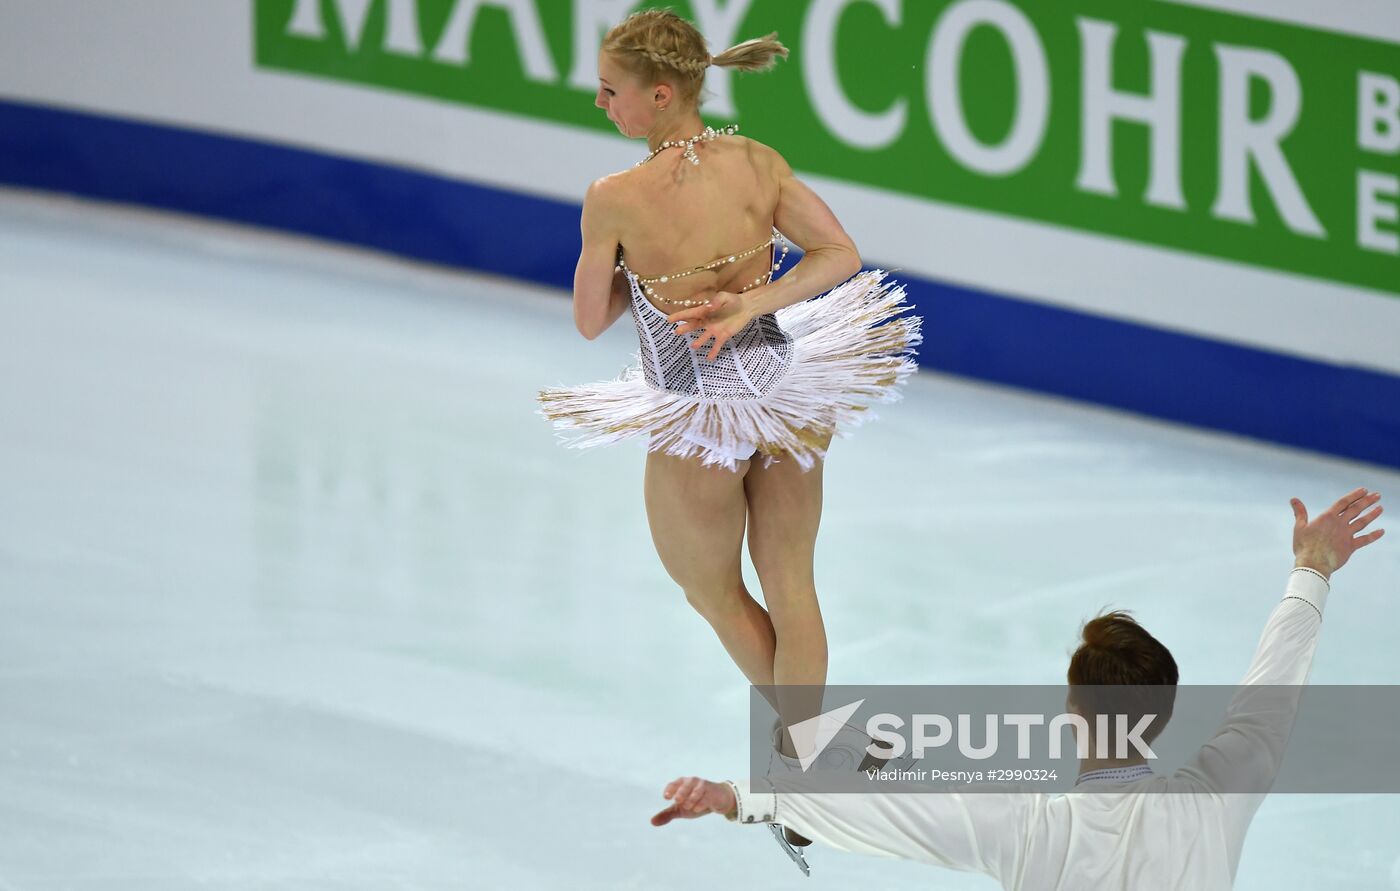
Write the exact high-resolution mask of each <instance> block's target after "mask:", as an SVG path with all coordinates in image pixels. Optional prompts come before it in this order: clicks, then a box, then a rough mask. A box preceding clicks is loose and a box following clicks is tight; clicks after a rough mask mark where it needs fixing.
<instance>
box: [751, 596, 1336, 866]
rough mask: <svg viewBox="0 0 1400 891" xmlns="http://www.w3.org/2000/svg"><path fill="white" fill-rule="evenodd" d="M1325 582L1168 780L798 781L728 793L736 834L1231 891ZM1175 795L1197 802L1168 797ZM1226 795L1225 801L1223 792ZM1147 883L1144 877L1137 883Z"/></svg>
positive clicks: (1292, 608)
mask: <svg viewBox="0 0 1400 891" xmlns="http://www.w3.org/2000/svg"><path fill="white" fill-rule="evenodd" d="M1328 589H1329V588H1328V584H1327V582H1326V580H1325V579H1323V578H1322V577H1321V576H1320V575H1318V574H1317V573H1314V572H1311V571H1309V570H1303V569H1296V570H1294V571H1293V572H1292V573H1291V574H1290V575H1289V578H1288V584H1287V587H1286V590H1285V593H1284V598H1283V600H1282V602H1280V603H1279V605H1278V606H1277V607H1276V608H1275V609H1274V611H1273V613H1272V614H1271V615H1270V617H1269V620H1268V622H1267V623H1266V625H1265V628H1264V632H1263V634H1262V636H1261V638H1260V641H1259V646H1258V648H1257V649H1256V651H1255V655H1254V659H1253V661H1252V662H1251V664H1250V667H1249V670H1248V671H1247V672H1246V674H1245V677H1244V680H1243V685H1244V686H1242V688H1241V689H1240V691H1239V692H1238V693H1237V694H1236V696H1235V697H1234V699H1233V700H1232V702H1231V704H1230V707H1229V709H1228V711H1227V714H1226V718H1225V721H1224V723H1223V725H1222V726H1221V727H1220V729H1219V731H1218V732H1217V733H1216V735H1215V736H1214V737H1213V738H1212V739H1211V740H1210V741H1209V742H1208V743H1206V745H1204V746H1203V747H1202V748H1201V750H1200V751H1199V752H1198V753H1197V754H1196V755H1195V756H1194V757H1193V758H1192V759H1191V761H1190V762H1188V764H1187V765H1186V766H1185V767H1183V768H1182V769H1181V770H1179V771H1177V773H1176V774H1174V775H1173V776H1171V777H1153V778H1151V779H1145V780H1141V781H1139V782H1137V783H1132V784H1129V785H1125V786H1124V787H1123V788H1124V791H1123V792H1122V793H1118V792H1108V793H1104V792H1100V793H1095V794H1071V795H1047V794H1045V793H1042V792H1034V791H1014V792H970V793H931V792H928V791H927V790H925V791H923V792H918V791H912V790H911V791H899V790H898V787H891V786H886V787H885V789H884V790H882V791H880V792H872V793H863V794H856V793H831V792H813V791H807V790H804V789H803V788H802V782H803V781H802V780H800V779H783V780H779V781H777V782H775V783H766V784H765V783H756V784H755V787H750V786H748V785H747V784H744V783H733V784H731V785H732V786H734V788H735V793H736V798H737V801H738V815H739V819H740V820H741V821H743V822H749V823H763V822H769V821H772V822H779V823H782V824H784V825H786V826H790V827H792V828H793V829H794V830H796V831H797V832H800V833H802V834H803V835H805V836H807V837H809V838H811V839H813V840H814V841H818V842H821V843H823V844H826V845H830V846H832V847H836V848H840V849H842V850H846V851H852V852H855V853H862V854H870V855H875V856H883V857H902V858H906V859H910V860H918V861H922V862H926V863H933V864H937V865H940V866H944V867H948V868H952V869H960V870H972V871H976V872H981V873H986V874H988V875H990V876H993V877H994V878H997V879H998V880H1000V881H1001V882H1002V884H1003V886H1005V887H1007V888H1016V889H1031V888H1035V889H1072V888H1073V889H1080V888H1086V887H1092V888H1094V889H1096V891H1111V889H1124V891H1127V889H1142V888H1156V887H1161V888H1181V889H1188V888H1189V889H1193V891H1211V889H1228V888H1229V887H1230V886H1231V884H1232V882H1233V877H1234V873H1235V868H1236V865H1237V864H1238V862H1239V853H1240V850H1241V848H1242V846H1243V842H1244V835H1245V831H1246V830H1247V829H1248V825H1249V821H1250V819H1251V818H1252V816H1253V814H1254V811H1255V810H1256V809H1257V807H1258V804H1259V802H1260V801H1261V800H1262V797H1263V796H1262V794H1250V795H1244V794H1228V793H1229V792H1230V790H1231V789H1253V790H1260V789H1266V788H1267V787H1268V784H1269V783H1270V782H1271V780H1272V777H1273V775H1274V774H1275V773H1276V772H1277V770H1278V765H1279V763H1280V761H1281V760H1282V757H1283V750H1284V747H1285V746H1286V744H1287V740H1288V736H1289V734H1290V732H1291V731H1292V727H1293V723H1294V719H1295V717H1296V714H1297V706H1298V692H1299V690H1298V688H1299V687H1300V686H1301V685H1302V684H1304V683H1306V681H1307V677H1308V674H1309V671H1310V669H1311V665H1312V657H1313V653H1314V651H1315V649H1316V644H1317V634H1318V630H1319V628H1320V625H1321V621H1322V610H1323V608H1324V606H1325V603H1326V598H1327V594H1328ZM1182 791H1186V792H1195V793H1199V794H1194V795H1193V794H1171V793H1172V792H1176V793H1180V792H1182ZM1222 793H1226V794H1222ZM1145 877H1150V878H1145Z"/></svg>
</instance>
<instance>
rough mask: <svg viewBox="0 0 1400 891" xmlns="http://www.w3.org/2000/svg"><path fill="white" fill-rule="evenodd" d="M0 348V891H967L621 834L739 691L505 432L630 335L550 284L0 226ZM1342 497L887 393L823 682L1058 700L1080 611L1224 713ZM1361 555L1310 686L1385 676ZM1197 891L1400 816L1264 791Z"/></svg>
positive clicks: (1322, 464) (704, 630) (1385, 597)
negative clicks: (1306, 546)
mask: <svg viewBox="0 0 1400 891" xmlns="http://www.w3.org/2000/svg"><path fill="white" fill-rule="evenodd" d="M863 247H864V248H865V252H866V253H867V254H869V255H871V256H873V257H875V258H876V259H878V250H877V249H876V248H875V246H863ZM0 319H3V334H0V337H3V342H4V349H3V350H0V363H2V364H0V412H3V424H4V426H3V437H0V492H3V510H2V511H0V531H3V537H0V891H48V889H104V891H163V889H188V888H201V887H207V888H230V889H235V888H236V889H273V888H276V889H313V888H336V889H374V891H387V889H477V888H481V889H497V888H500V889H527V888H568V889H618V888H635V889H662V888H685V889H690V888H694V889H702V888H703V889H713V888H760V887H761V888H765V889H777V888H813V889H815V888H841V889H848V888H856V887H859V888H863V889H886V888H940V889H963V888H967V889H978V888H981V889H990V888H994V887H996V886H995V883H993V882H992V881H991V880H989V879H986V878H984V877H980V876H974V875H967V874H960V873H951V872H946V871H942V870H939V869H937V868H934V867H930V866H923V865H918V864H913V863H905V862H895V861H886V860H879V859H873V858H864V857H857V856H853V855H847V854H843V853H841V852H838V851H834V850H831V849H825V848H821V847H820V846H814V847H813V848H812V849H809V852H808V859H809V861H811V863H812V866H813V876H812V878H810V879H803V878H802V876H801V875H800V874H799V873H798V871H797V870H796V869H795V868H794V867H793V865H792V864H791V863H790V862H789V861H788V860H787V859H786V858H785V857H784V856H783V855H782V853H781V852H780V851H779V849H778V847H777V846H776V845H775V844H774V842H773V840H772V838H771V837H770V836H769V834H768V832H767V830H765V829H763V828H762V827H745V826H734V825H731V824H728V823H726V822H725V821H723V820H721V819H718V818H715V817H710V818H706V819H704V820H700V821H694V822H681V823H676V824H672V825H671V826H668V827H665V828H662V829H655V828H653V827H651V826H650V825H649V824H648V822H647V821H648V818H649V817H650V816H651V814H652V813H654V812H655V811H656V810H658V809H660V807H661V806H662V804H663V802H662V799H661V797H660V791H661V787H662V785H663V784H664V783H665V782H667V781H668V780H670V779H672V778H674V777H676V776H679V775H689V774H698V775H702V776H710V777H712V778H716V779H719V778H725V777H731V776H737V775H740V774H741V772H742V771H743V769H744V767H745V765H746V752H745V734H744V729H745V722H746V721H747V714H748V713H747V701H748V700H747V697H748V687H747V686H746V684H745V682H744V680H743V678H742V676H741V675H740V674H739V672H738V670H737V669H736V668H735V667H734V666H733V664H732V663H731V662H730V661H729V659H728V657H727V656H726V655H725V653H724V652H723V650H722V649H721V648H720V646H719V644H718V642H717V641H716V640H715V639H714V636H713V634H712V632H711V631H710V629H709V627H708V626H707V625H706V624H705V623H704V622H703V620H701V619H700V618H699V616H698V615H696V614H695V613H694V612H693V611H692V610H691V608H690V607H689V606H688V605H687V604H686V602H685V599H684V597H683V596H682V594H681V592H680V591H679V590H678V589H676V588H675V586H674V585H673V584H672V582H671V581H670V580H669V578H668V577H667V576H666V574H665V572H664V571H663V569H662V567H661V565H660V562H659V561H658V559H657V557H656V555H655V552H654V551H653V549H652V545H651V539H650V534H649V531H648V528H647V524H646V517H645V514H644V509H643V504H642V488H641V487H642V467H643V457H644V452H643V450H642V446H641V445H640V444H637V445H628V446H617V447H614V448H611V449H604V450H592V451H582V452H580V451H574V450H566V449H563V448H561V447H560V446H559V445H558V444H556V442H555V440H554V437H553V436H552V434H551V431H550V428H549V426H548V425H547V424H546V423H545V421H544V420H543V419H541V418H540V417H538V416H537V415H535V414H534V410H535V401H534V395H535V392H536V391H537V390H538V389H539V388H540V387H543V386H551V385H557V384H571V383H580V382H584V381H587V380H594V379H600V378H604V377H612V376H613V375H615V374H616V373H617V372H618V371H620V370H621V369H622V367H623V366H624V365H625V364H626V363H627V362H628V360H629V358H630V356H631V354H632V352H633V351H634V350H635V348H636V343H635V337H636V335H635V332H634V331H633V329H632V327H631V325H630V322H629V321H628V320H627V319H626V318H624V319H623V320H622V321H621V322H620V323H619V324H617V325H615V326H614V327H613V328H612V329H611V330H610V331H608V332H607V333H606V334H605V335H604V336H603V337H601V338H599V339H598V340H596V341H592V342H589V341H585V340H584V339H583V338H581V337H580V336H579V335H578V334H577V333H576V332H575V330H574V328H573V324H572V317H571V313H570V307H569V302H568V300H567V295H565V294H562V293H559V292H555V291H550V290H546V289H542V288H534V287H528V286H522V285H518V284H515V283H510V282H505V281H501V280H496V279H490V278H481V277H475V276H469V275H463V274H456V273H451V272H446V271H441V270H436V269H429V268H424V267H421V266H414V265H411V264H407V263H402V262H399V261H396V260H392V259H387V258H383V257H379V256H375V255H369V254H363V253H358V252H354V251H350V250H346V249H342V248H337V247H330V246H325V245H320V244H316V243H312V242H308V241H300V240H293V239H284V238H281V237H278V236H275V235H270V234H263V233H257V232H252V231H248V230H243V229H236V228H232V227H223V226H216V225H212V224H208V223H203V222H197V221H192V220H188V219H183V218H178V217H168V216H161V215H156V214H149V213H143V212H135V211H129V210H123V209H113V208H108V207H104V206H100V205H93V204H86V203H81V202H76V201H71V202H70V201H64V200H57V199H51V198H39V197H35V196H32V195H26V194H21V193H15V192H0ZM1189 372H1190V370H1189V369H1183V373H1189ZM1105 373H1109V372H1108V371H1107V370H1106V371H1105ZM1298 398H1299V399H1309V398H1312V396H1311V395H1310V394H1299V396H1298ZM1358 485H1365V486H1368V487H1371V488H1374V489H1379V490H1380V491H1382V492H1385V493H1387V494H1389V495H1391V496H1392V497H1391V498H1390V499H1389V500H1390V501H1391V502H1392V507H1394V506H1395V505H1394V502H1395V499H1396V498H1400V473H1396V472H1388V471H1383V470H1380V469H1377V468H1375V467H1370V466H1365V465H1358V464H1350V463H1345V462H1341V461H1335V460H1330V459H1326V458H1322V457H1318V456H1315V455H1311V454H1307V453H1302V452H1297V451H1291V450H1287V449H1282V448H1275V447H1271V446H1267V445H1262V444H1258V443H1253V442H1247V441H1243V440H1240V439H1235V438H1231V437H1226V436H1218V435H1213V434H1207V433H1202V432H1198V431H1193V430H1188V429H1183V428H1180V427H1175V426H1170V425H1166V424H1161V423H1157V422H1154V421H1149V420H1143V419H1140V418H1136V417H1131V416H1128V415H1124V414H1119V413H1114V412H1109V411H1105V410H1101V409H1097V408H1093V407H1087V406H1083V405H1078V404H1071V403H1066V402H1063V401H1057V400H1053V399H1047V398H1041V397H1037V396H1033V395H1028V394H1025V393H1020V392H1014V391H1009V390H1004V389H1000V388H996V387H992V386H987V385H982V384H977V383H971V382H968V381H964V380H959V379H952V378H948V377H944V376H941V375H936V374H931V373H923V374H920V375H919V376H918V377H917V378H916V379H915V380H914V381H913V382H912V384H911V386H910V387H909V388H908V391H907V396H906V398H905V400H904V401H903V402H901V403H898V404H895V405H888V406H881V407H880V410H879V419H878V420H876V421H875V422H874V423H872V424H869V425H867V426H864V427H861V428H859V429H857V430H856V431H855V432H854V434H853V435H852V436H851V437H850V438H847V439H838V440H837V441H836V443H835V445H834V447H833V449H832V452H831V455H830V457H829V460H828V464H827V469H826V496H825V497H826V510H825V515H824V519H823V524H822V531H821V536H820V539H819V542H818V552H817V561H818V562H817V580H818V589H819V593H820V596H821V601H822V606H823V612H824V615H825V618H826V624H827V629H828V635H829V638H830V641H831V646H832V653H831V668H830V676H829V677H830V682H831V683H834V684H835V683H973V684H976V683H1057V682H1060V681H1061V680H1062V679H1063V676H1064V669H1065V665H1066V662H1067V657H1068V654H1069V652H1070V650H1071V649H1072V647H1073V646H1074V644H1075V635H1076V632H1077V630H1078V627H1079V623H1080V622H1081V621H1082V620H1083V619H1086V618H1088V617H1089V616H1091V615H1093V614H1094V613H1095V612H1097V611H1098V610H1099V609H1100V608H1102V607H1104V606H1114V607H1124V608H1131V609H1133V610H1135V611H1136V614H1137V616H1138V617H1139V619H1140V620H1141V621H1142V622H1143V624H1144V625H1146V626H1147V627H1148V628H1149V629H1150V630H1151V631H1152V632H1153V633H1154V634H1156V635H1157V636H1158V637H1159V638H1160V639H1161V640H1162V641H1163V642H1164V643H1166V644H1167V646H1168V647H1170V648H1171V649H1172V651H1173V652H1174V654H1175V655H1176V658H1177V661H1178V662H1179V663H1180V665H1181V668H1182V682H1183V683H1198V684H1203V683H1220V684H1228V683H1234V682H1235V681H1237V680H1238V679H1239V676H1240V675H1241V674H1242V673H1243V671H1244V669H1245V666H1246V665H1247V663H1248V661H1249V658H1250V656H1251V655H1252V652H1253V649H1254V646H1255V643H1256V641H1257V640H1258V635H1259V632H1260V630H1261V628H1262V626H1263V622H1264V620H1265V618H1266V617H1267V615H1268V613H1269V612H1270V610H1271V609H1272V608H1273V606H1274V604H1275V603H1276V601H1277V600H1278V598H1279V597H1280V596H1281V594H1282V591H1283V586H1284V582H1285V580H1286V577H1287V575H1288V570H1289V568H1290V567H1291V565H1292V558H1291V554H1290V550H1289V542H1290V528H1291V514H1290V511H1289V507H1288V498H1289V497H1290V496H1294V495H1296V496H1299V497H1301V498H1303V499H1304V501H1305V502H1307V503H1308V505H1309V506H1310V507H1311V508H1313V509H1314V510H1317V509H1319V508H1321V507H1323V506H1325V504H1327V503H1330V502H1331V501H1332V500H1334V499H1335V498H1336V497H1337V496H1339V495H1341V494H1343V493H1344V492H1346V491H1348V490H1349V489H1351V488H1353V487H1354V486H1358ZM1396 516H1400V514H1397V515H1396ZM1387 519H1388V520H1390V522H1391V523H1392V524H1393V523H1394V520H1393V519H1392V518H1389V517H1388V518H1387ZM1382 525H1387V524H1382ZM1397 534H1400V528H1397V529H1394V530H1393V532H1392V535H1391V536H1389V537H1387V538H1386V539H1384V540H1383V541H1382V542H1381V543H1380V544H1378V545H1376V546H1375V547H1373V548H1371V549H1368V550H1367V551H1365V552H1363V553H1361V554H1359V555H1358V556H1357V557H1356V558H1355V560H1354V562H1353V563H1352V564H1351V565H1349V566H1347V567H1346V568H1345V569H1344V570H1342V571H1341V572H1340V573H1339V574H1338V576H1337V578H1336V579H1335V580H1334V584H1333V590H1332V595H1331V599H1330V601H1329V604H1328V611H1327V617H1326V621H1325V623H1324V625H1323V636H1322V640H1321V644H1320V646H1319V648H1318V652H1317V657H1316V661H1315V663H1314V668H1313V674H1312V680H1313V682H1315V683H1331V684H1395V683H1400V656H1397V651H1396V632H1397V627H1400V621H1397V620H1400V537H1397ZM745 559H746V563H747V557H746V558H745ZM747 573H748V576H747V577H748V580H749V583H750V589H751V590H753V591H754V592H755V594H757V593H758V591H759V588H758V585H757V578H756V576H755V575H754V574H753V572H752V568H751V566H750V567H747ZM1237 887H1238V888H1241V889H1278V888H1327V889H1400V796H1389V797H1387V796H1299V795H1278V796H1274V797H1273V798H1271V799H1270V800H1269V801H1267V802H1266V803H1265V805H1264V806H1263V808H1262V809H1261V811H1260V812H1259V814H1258V816H1257V818H1256V819H1255V821H1254V824H1253V828H1252V830H1251V832H1250V836H1249V840H1248V842H1247V843H1246V846H1245V851H1244V858H1243V861H1242V864H1241V867H1240V872H1239V880H1238V882H1237Z"/></svg>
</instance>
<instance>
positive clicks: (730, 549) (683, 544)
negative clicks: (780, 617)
mask: <svg viewBox="0 0 1400 891" xmlns="http://www.w3.org/2000/svg"><path fill="white" fill-rule="evenodd" d="M748 469H749V462H748V461H741V462H739V464H738V469H737V472H736V471H731V470H725V469H724V468H722V467H715V466H710V467H706V466H704V465H703V464H702V463H701V462H700V461H699V460H697V459H694V458H676V457H673V456H670V455H665V454H661V453H658V452H649V453H648V454H647V465H646V482H645V494H646V506H647V521H648V523H649V524H650V526H651V537H652V542H653V543H654V544H655V545H656V553H657V554H658V555H659V556H660V557H661V563H662V565H663V566H664V567H665V568H666V572H667V573H669V574H670V576H671V578H672V579H673V580H674V581H675V582H676V584H678V585H680V586H681V589H682V590H683V591H684V592H685V596H686V599H687V600H688V601H689V602H690V604H691V606H693V607H694V608H695V610H696V611H697V612H699V613H700V615H701V616H703V617H704V618H705V620H706V621H707V622H709V623H710V626H711V627H712V628H714V630H715V633H716V634H717V635H718V636H719V639H720V642H721V643H722V644H723V645H724V648H725V650H727V651H728V652H729V655H730V657H731V658H733V660H734V662H735V664H736V665H738V666H739V670H740V671H742V672H743V673H744V676H745V677H746V678H748V680H749V683H751V684H754V685H756V686H761V687H768V686H770V685H772V683H773V649H774V639H773V625H772V623H771V622H770V621H769V619H768V613H767V612H766V611H765V610H764V609H763V607H762V606H760V605H759V604H758V602H757V601H755V600H754V599H753V597H752V595H750V594H749V592H748V589H747V588H746V587H745V586H744V579H743V571H742V567H743V563H742V550H741V549H742V547H743V542H744V524H745V522H746V518H747V512H748V506H747V504H746V502H745V500H744V473H745V472H746V471H747V470H748ZM774 707H775V708H776V707H777V705H776V703H775V704H774Z"/></svg>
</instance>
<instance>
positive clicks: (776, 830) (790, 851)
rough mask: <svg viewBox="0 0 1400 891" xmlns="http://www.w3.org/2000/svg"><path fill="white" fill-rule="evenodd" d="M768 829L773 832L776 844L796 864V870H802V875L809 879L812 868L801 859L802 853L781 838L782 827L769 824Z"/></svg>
mask: <svg viewBox="0 0 1400 891" xmlns="http://www.w3.org/2000/svg"><path fill="white" fill-rule="evenodd" d="M768 828H769V829H771V830H772V831H773V837H774V838H776V839H777V840H778V844H779V845H781V846H782V849H783V850H784V851H787V855H788V856H789V857H791V858H792V862H793V863H796V864H797V868H798V869H800V870H802V874H803V875H804V876H807V877H808V878H811V876H812V868H811V867H810V866H808V865H807V858H806V857H803V856H802V852H801V851H799V850H798V849H797V848H794V847H793V846H792V845H791V844H789V843H788V840H787V839H786V838H784V837H783V827H782V826H781V825H780V824H778V823H769V824H768Z"/></svg>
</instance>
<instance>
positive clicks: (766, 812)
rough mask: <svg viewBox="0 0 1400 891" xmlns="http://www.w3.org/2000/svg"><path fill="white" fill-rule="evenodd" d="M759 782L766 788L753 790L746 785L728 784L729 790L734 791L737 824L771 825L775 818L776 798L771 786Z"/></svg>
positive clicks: (776, 813) (776, 812) (764, 782)
mask: <svg viewBox="0 0 1400 891" xmlns="http://www.w3.org/2000/svg"><path fill="white" fill-rule="evenodd" d="M726 782H729V781H727V780H726ZM759 782H760V783H763V784H764V785H766V786H767V787H768V788H767V789H755V788H753V787H752V786H750V785H749V784H748V783H734V782H729V788H731V789H733V790H734V802H735V805H736V813H735V820H736V821H737V822H739V823H772V822H773V821H774V820H775V819H776V818H777V815H778V796H777V794H776V793H775V792H774V791H773V787H772V785H771V784H769V783H767V782H766V781H763V780H760V781H759Z"/></svg>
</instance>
